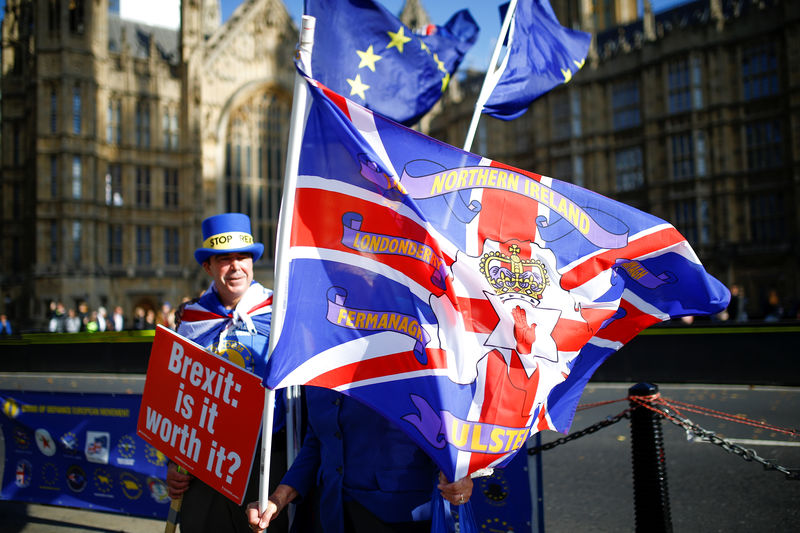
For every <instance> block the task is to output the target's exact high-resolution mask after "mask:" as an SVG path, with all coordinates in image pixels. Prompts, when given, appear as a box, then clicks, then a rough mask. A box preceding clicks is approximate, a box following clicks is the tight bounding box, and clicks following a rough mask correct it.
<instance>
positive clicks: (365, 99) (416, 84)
mask: <svg viewBox="0 0 800 533" xmlns="http://www.w3.org/2000/svg"><path fill="white" fill-rule="evenodd" d="M305 7H306V11H305V12H306V14H307V15H312V16H314V17H315V18H316V30H315V35H314V52H313V54H312V59H311V72H312V73H313V76H314V78H315V79H317V80H319V81H321V82H322V83H324V84H325V85H326V86H328V87H330V88H331V89H333V90H334V91H336V92H338V93H340V94H343V95H348V96H349V97H350V98H351V99H353V100H354V101H356V102H358V103H359V104H362V105H364V106H366V107H368V108H369V109H372V110H374V111H376V112H378V113H381V114H383V115H385V116H387V117H390V118H392V119H393V120H396V121H397V122H402V123H404V124H413V123H415V122H416V121H417V120H419V118H420V117H422V115H424V114H425V113H426V112H427V111H428V110H429V109H430V108H431V107H433V104H435V103H436V102H437V101H438V100H439V98H440V97H441V96H442V94H443V93H444V91H445V89H446V88H447V86H448V83H449V82H450V76H451V75H452V74H453V72H455V70H456V69H457V68H458V66H459V64H460V63H461V60H462V59H463V58H464V55H465V54H466V53H467V51H468V50H469V49H470V47H472V45H473V44H474V43H475V40H476V39H477V37H478V26H477V24H476V23H475V21H474V20H473V18H472V16H471V15H470V14H469V11H467V10H461V11H459V12H458V13H456V14H455V15H453V17H452V18H451V19H450V20H449V21H448V22H447V23H446V24H445V25H444V26H429V27H428V28H427V29H426V31H425V35H418V34H416V33H414V32H413V31H412V30H411V29H409V28H408V27H406V26H405V25H404V24H403V23H402V22H400V20H399V19H398V18H397V17H395V16H394V15H392V14H391V13H390V12H389V11H387V10H386V8H384V7H383V6H382V5H380V4H378V3H377V2H373V1H372V0H306V3H305Z"/></svg>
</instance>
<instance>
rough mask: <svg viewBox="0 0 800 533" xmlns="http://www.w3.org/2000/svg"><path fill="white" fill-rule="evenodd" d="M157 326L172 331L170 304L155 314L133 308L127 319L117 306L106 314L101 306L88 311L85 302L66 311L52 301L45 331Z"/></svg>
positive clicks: (71, 331) (171, 309)
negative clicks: (159, 325)
mask: <svg viewBox="0 0 800 533" xmlns="http://www.w3.org/2000/svg"><path fill="white" fill-rule="evenodd" d="M188 299H189V298H188V297H187V298H184V299H183V301H188ZM158 324H161V325H162V326H165V327H168V328H170V329H175V308H174V307H173V306H172V304H171V303H170V302H163V303H162V304H161V307H160V309H158V310H155V309H152V308H145V307H142V306H136V307H135V308H134V310H133V315H132V316H130V317H128V316H126V314H125V311H124V310H123V309H122V306H119V305H117V306H115V307H114V308H113V311H112V312H111V313H109V312H108V309H106V307H104V306H100V307H98V308H97V309H95V310H91V309H89V305H88V304H87V303H86V302H80V303H79V304H78V307H77V309H76V308H73V307H70V308H69V309H67V308H66V306H65V305H64V303H63V302H56V301H52V302H50V305H49V309H48V314H47V331H48V332H50V333H80V332H86V333H95V332H98V331H131V330H134V331H140V330H148V329H156V325H158Z"/></svg>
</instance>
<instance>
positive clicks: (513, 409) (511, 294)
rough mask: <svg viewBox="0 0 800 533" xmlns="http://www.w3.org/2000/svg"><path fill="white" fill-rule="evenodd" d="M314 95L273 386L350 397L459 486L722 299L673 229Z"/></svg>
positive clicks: (558, 424)
mask: <svg viewBox="0 0 800 533" xmlns="http://www.w3.org/2000/svg"><path fill="white" fill-rule="evenodd" d="M308 84H309V90H310V93H311V98H310V99H309V101H310V104H309V109H308V110H307V113H306V115H305V116H306V122H305V130H304V135H303V142H302V149H301V158H300V165H299V172H298V183H297V189H296V192H295V204H294V206H295V207H294V212H293V213H290V215H291V217H292V231H291V242H290V247H289V250H288V256H289V261H288V267H286V268H288V278H289V282H288V291H287V302H288V303H287V308H286V315H285V320H284V326H283V329H282V332H281V334H280V339H279V340H278V343H277V345H276V347H275V349H274V352H273V355H272V357H271V358H270V360H269V361H268V363H267V373H266V375H265V378H264V382H265V385H266V386H268V387H270V388H282V387H286V386H289V385H314V386H321V387H327V388H331V389H335V390H338V391H341V392H343V393H345V394H349V395H351V396H352V397H354V398H357V399H359V400H360V401H362V402H364V403H366V404H368V405H370V406H371V407H372V408H374V409H376V410H377V411H378V412H380V413H382V414H383V415H384V416H386V417H389V418H390V419H391V420H394V421H395V422H396V423H397V424H398V426H400V427H401V428H403V429H404V430H405V431H407V432H408V434H409V435H410V436H411V438H413V439H414V440H415V441H416V442H417V443H418V444H419V445H420V446H421V447H422V448H423V449H424V450H425V451H426V452H427V453H429V455H430V456H431V457H432V458H433V459H434V460H435V461H436V462H437V464H438V465H439V467H440V468H441V469H442V470H443V472H444V473H445V474H446V475H447V476H448V478H449V479H459V478H461V477H463V476H465V475H467V474H469V473H472V472H475V471H476V470H478V469H480V468H484V467H489V466H499V465H502V464H505V463H506V462H507V461H508V460H509V459H510V458H511V457H512V456H513V455H514V453H515V452H516V451H517V450H519V449H523V448H524V444H525V442H526V440H527V439H528V437H529V436H530V435H531V433H532V432H535V431H537V430H542V429H552V430H556V431H561V432H566V431H567V430H568V428H569V426H570V424H571V421H572V417H573V414H574V411H575V407H576V405H577V402H578V399H579V398H580V395H581V391H582V390H583V388H584V386H585V384H586V382H587V381H588V380H589V378H590V377H591V374H592V372H593V371H594V370H595V368H597V366H598V365H599V364H600V363H601V362H602V361H603V360H604V359H606V358H607V357H608V356H609V355H610V354H611V353H613V352H614V351H616V350H618V349H619V348H620V347H622V346H623V345H624V344H625V343H626V342H627V341H629V340H630V339H631V338H632V337H634V336H635V335H636V334H637V333H638V332H640V331H641V330H643V329H645V328H646V327H648V326H650V325H652V324H654V323H656V322H659V321H662V320H667V319H669V318H671V317H676V316H681V315H699V314H709V313H715V312H718V311H720V310H722V309H724V308H725V307H726V305H727V302H728V299H729V293H728V291H727V289H726V288H725V287H724V286H723V285H722V284H721V283H720V282H719V281H717V280H716V279H714V278H713V277H711V276H710V275H709V274H707V273H706V271H705V270H704V268H703V266H702V265H701V263H700V261H699V260H698V258H697V256H696V255H695V253H694V252H693V250H692V248H691V247H690V246H689V244H688V243H687V242H686V240H685V239H684V237H682V236H681V235H680V233H679V232H678V231H677V230H676V229H675V228H673V227H672V226H671V225H670V224H668V223H666V222H664V221H663V220H660V219H658V218H656V217H654V216H651V215H649V214H647V213H643V212H641V211H638V210H636V209H634V208H632V207H629V206H627V205H624V204H621V203H619V202H616V201H614V200H610V199H608V198H605V197H603V196H601V195H599V194H596V193H593V192H591V191H588V190H585V189H582V188H580V187H578V186H575V185H572V184H570V183H566V182H562V181H558V180H556V179H553V178H550V177H546V176H541V175H539V174H535V173H532V172H527V171H524V170H519V169H516V168H513V167H510V166H508V165H503V164H501V163H498V162H495V161H491V160H488V159H486V158H482V157H480V156H478V155H474V154H471V153H467V152H464V151H462V150H460V149H458V148H455V147H452V146H449V145H447V144H444V143H442V142H439V141H437V140H435V139H432V138H430V137H426V136H425V135H422V134H421V133H419V132H416V131H413V130H410V129H407V128H405V127H403V126H401V125H398V124H397V123H394V122H392V121H390V120H388V119H386V118H384V117H382V116H380V115H378V114H375V113H372V112H371V111H369V110H367V109H365V108H363V107H361V106H359V105H357V104H355V103H353V102H351V101H349V100H347V99H345V98H344V97H342V96H339V95H338V94H336V93H333V92H332V91H330V90H328V89H327V88H325V87H324V86H322V85H321V84H318V83H317V82H314V81H309V82H308ZM286 215H287V214H284V216H286Z"/></svg>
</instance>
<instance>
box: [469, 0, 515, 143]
mask: <svg viewBox="0 0 800 533" xmlns="http://www.w3.org/2000/svg"><path fill="white" fill-rule="evenodd" d="M516 10H517V0H511V1H510V2H509V4H508V11H506V16H505V18H504V19H503V25H502V27H501V28H500V35H499V36H498V37H497V44H495V45H494V52H492V59H490V60H489V67H488V68H487V69H486V76H485V77H484V78H483V85H481V92H480V93H479V94H478V101H477V102H475V109H474V111H473V112H472V120H471V121H470V123H469V129H468V130H467V138H466V140H465V141H464V150H466V151H467V152H469V151H470V150H471V149H472V141H473V140H474V139H475V132H476V131H477V129H478V121H479V120H480V118H481V113H482V111H483V106H484V104H486V101H487V100H489V96H491V94H492V91H493V90H494V88H495V86H496V85H497V81H498V80H499V79H500V76H501V75H502V73H503V70H505V66H506V63H507V62H508V52H506V55H505V57H504V58H503V63H502V65H500V66H498V65H497V59H498V58H499V57H500V50H501V49H502V48H503V42H504V41H505V40H506V36H507V35H508V32H509V28H510V27H511V19H512V18H513V15H514V12H515V11H516Z"/></svg>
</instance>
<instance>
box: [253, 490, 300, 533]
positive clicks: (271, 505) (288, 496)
mask: <svg viewBox="0 0 800 533" xmlns="http://www.w3.org/2000/svg"><path fill="white" fill-rule="evenodd" d="M297 494H298V492H297V491H296V490H294V488H292V487H290V486H289V485H283V484H281V485H278V486H277V487H276V488H275V492H273V493H272V494H270V496H269V499H268V500H267V507H266V508H265V509H264V512H263V513H262V514H260V515H259V512H258V509H259V502H251V503H248V504H247V509H246V510H245V513H247V522H248V524H250V529H252V530H253V531H264V530H265V529H267V526H269V523H270V522H272V519H273V518H275V517H276V516H278V513H280V512H281V511H282V510H283V508H284V507H286V506H287V505H289V502H291V501H292V500H294V499H295V498H296V497H297Z"/></svg>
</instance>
